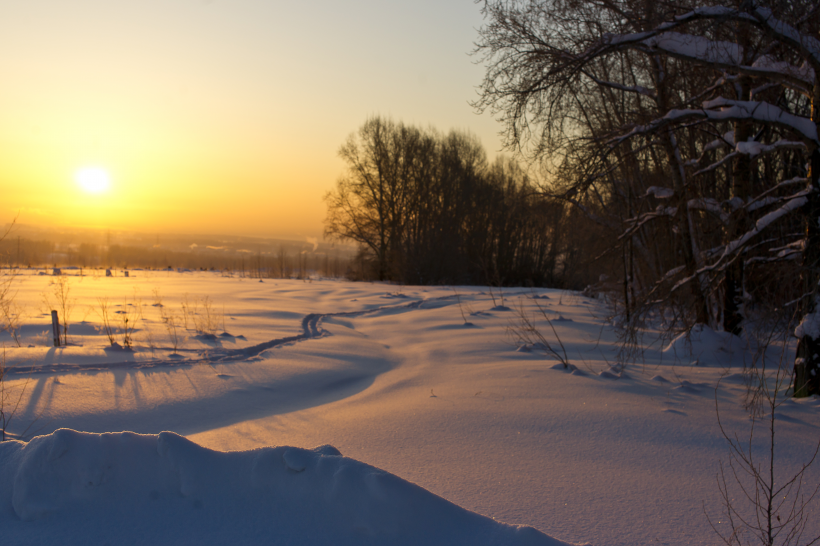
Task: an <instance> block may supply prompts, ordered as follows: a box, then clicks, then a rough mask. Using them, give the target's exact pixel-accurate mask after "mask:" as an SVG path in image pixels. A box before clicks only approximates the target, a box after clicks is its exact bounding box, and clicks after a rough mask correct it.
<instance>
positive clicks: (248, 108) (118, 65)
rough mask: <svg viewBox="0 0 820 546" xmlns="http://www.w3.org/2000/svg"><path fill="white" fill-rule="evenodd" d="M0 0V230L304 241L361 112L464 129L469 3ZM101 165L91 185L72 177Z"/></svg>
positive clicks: (475, 11) (475, 119) (473, 127)
mask: <svg viewBox="0 0 820 546" xmlns="http://www.w3.org/2000/svg"><path fill="white" fill-rule="evenodd" d="M293 4H296V3H285V2H270V1H263V0H232V1H231V2H227V1H224V0H223V1H220V0H214V1H211V2H208V1H202V0H187V1H179V2H166V1H160V0H148V1H143V2H110V1H109V0H73V1H72V2H60V1H58V0H28V1H27V2H19V3H17V2H4V3H2V4H0V70H2V73H3V75H4V86H3V89H2V91H0V95H1V96H2V97H3V99H4V100H3V101H2V102H0V118H1V119H2V123H0V188H2V191H3V199H2V202H1V203H0V223H6V222H8V221H10V220H11V219H12V218H14V217H15V216H17V215H18V213H19V219H18V221H19V222H21V223H25V224H30V225H48V226H72V227H86V228H101V229H129V230H143V231H149V232H175V233H202V232H207V233H225V234H234V235H256V236H274V237H275V236H293V237H302V236H320V235H321V232H322V229H323V226H322V221H323V219H324V216H325V205H324V203H323V201H322V197H323V195H324V194H325V193H326V192H327V191H328V190H330V189H332V187H333V186H334V184H335V182H336V179H337V178H338V177H339V175H340V174H341V173H342V171H343V167H344V166H343V163H342V162H341V160H340V159H338V157H337V150H338V148H339V146H340V145H341V144H342V143H343V142H344V140H345V139H346V138H347V136H348V135H349V134H350V133H351V132H353V131H355V130H356V129H357V128H358V127H359V126H360V125H361V124H362V123H363V122H364V121H365V120H366V119H367V117H368V116H371V115H375V114H379V115H385V116H389V117H392V118H393V119H396V120H401V121H404V122H406V123H412V124H417V125H421V126H429V125H432V126H435V127H436V128H438V129H439V130H442V131H447V130H449V129H453V128H455V129H459V130H468V131H471V132H473V133H474V134H476V135H477V136H478V137H479V138H480V139H481V140H482V142H483V143H484V145H485V147H486V148H487V151H488V154H489V155H490V157H492V156H493V155H494V154H495V152H496V151H498V150H499V148H500V141H499V139H498V137H497V132H498V130H499V129H500V126H499V125H498V124H497V123H496V122H495V121H494V120H493V119H492V117H491V116H490V115H489V114H484V115H477V114H476V113H475V111H474V110H473V109H472V107H470V105H469V104H468V102H469V101H470V100H472V99H474V98H475V96H476V95H475V86H477V85H478V84H479V83H480V81H481V77H482V75H483V69H482V67H480V66H477V65H475V64H474V61H475V59H474V58H472V57H470V56H469V52H470V51H471V49H472V47H473V41H474V40H475V39H476V37H477V35H476V30H475V29H476V28H478V27H479V26H480V25H481V23H482V18H481V14H480V7H479V6H478V5H476V4H474V3H473V2H472V0H454V1H453V2H448V3H447V5H446V6H442V5H441V4H440V3H437V2H434V1H431V0H423V1H419V2H415V3H407V2H398V1H389V2H386V1H379V0H361V1H356V2H350V3H344V4H343V5H342V3H338V2H331V1H330V0H323V1H319V2H314V3H311V4H309V5H293ZM94 166H96V167H100V168H102V169H104V170H105V171H107V172H108V173H109V176H110V187H109V189H108V190H107V191H104V192H100V193H97V194H94V193H89V192H87V191H84V190H83V189H82V188H81V186H80V185H79V184H78V183H77V182H76V180H75V174H76V173H77V171H78V170H80V169H82V168H86V167H94Z"/></svg>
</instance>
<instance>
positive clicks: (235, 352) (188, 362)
mask: <svg viewBox="0 0 820 546" xmlns="http://www.w3.org/2000/svg"><path fill="white" fill-rule="evenodd" d="M481 294H482V293H480V292H474V293H472V294H460V295H459V296H458V297H461V296H464V295H473V296H475V295H481ZM521 295H527V293H523V292H522V293H517V294H508V295H506V296H505V297H513V296H521ZM458 297H457V296H455V295H453V296H450V295H447V296H439V297H437V298H428V299H420V300H416V301H412V302H409V303H405V304H402V305H383V306H380V307H376V308H373V309H365V310H362V311H345V312H339V313H310V314H308V315H306V316H305V317H304V318H303V319H302V333H301V334H297V335H295V336H288V337H282V338H278V339H272V340H270V341H265V342H263V343H259V344H257V345H252V346H250V347H244V348H242V349H228V350H224V349H223V350H220V349H214V350H206V351H204V352H203V353H201V355H200V358H188V359H165V360H146V361H124V362H103V363H96V364H46V365H36V364H34V365H31V366H14V367H10V368H9V369H8V370H6V372H7V373H8V374H16V375H27V374H41V373H58V372H78V371H83V372H91V371H101V370H114V369H131V370H134V369H148V368H158V367H169V368H170V367H179V366H193V365H194V364H224V363H226V362H235V361H237V360H244V359H248V358H252V357H254V356H257V355H259V354H260V353H262V352H263V351H267V350H268V349H273V348H275V347H281V346H283V345H288V344H291V343H296V342H300V341H308V340H311V339H319V338H322V337H325V336H326V335H329V332H328V331H327V330H324V329H322V321H323V320H324V319H325V318H328V317H360V316H363V315H368V314H371V313H379V312H381V311H390V310H394V309H404V308H406V309H421V308H422V306H423V305H424V304H425V303H427V302H434V301H443V300H447V299H453V298H456V299H457V298H458Z"/></svg>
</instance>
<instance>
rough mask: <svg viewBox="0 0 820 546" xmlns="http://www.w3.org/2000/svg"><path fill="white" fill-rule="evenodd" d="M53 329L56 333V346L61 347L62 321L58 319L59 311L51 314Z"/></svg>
mask: <svg viewBox="0 0 820 546" xmlns="http://www.w3.org/2000/svg"><path fill="white" fill-rule="evenodd" d="M51 329H52V330H53V331H54V346H55V347H59V346H60V319H59V318H57V311H52V312H51Z"/></svg>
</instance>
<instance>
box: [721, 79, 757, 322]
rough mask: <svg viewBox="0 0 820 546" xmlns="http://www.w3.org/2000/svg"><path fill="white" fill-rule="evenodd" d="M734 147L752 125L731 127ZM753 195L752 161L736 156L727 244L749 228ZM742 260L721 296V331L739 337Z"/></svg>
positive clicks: (746, 92) (745, 86) (744, 88)
mask: <svg viewBox="0 0 820 546" xmlns="http://www.w3.org/2000/svg"><path fill="white" fill-rule="evenodd" d="M740 86H741V91H740V93H739V96H738V100H750V99H751V86H750V85H749V80H748V79H746V78H744V79H743V80H742V82H741V84H740ZM734 131H735V144H738V143H740V142H746V141H747V140H748V139H749V137H751V136H752V124H751V122H749V121H745V120H744V121H738V122H736V123H735V126H734ZM751 194H752V159H751V158H750V157H749V155H748V154H741V155H739V156H738V157H737V158H736V159H735V161H734V166H733V169H732V202H731V203H732V212H731V216H730V218H729V229H728V230H727V232H726V234H727V237H726V241H727V242H729V241H733V240H735V239H737V238H738V237H740V236H741V235H743V234H744V233H746V231H747V229H748V228H749V225H748V224H749V217H748V214H747V213H746V209H745V208H744V207H743V206H744V205H745V204H746V203H748V201H749V196H750V195H751ZM743 273H744V272H743V256H742V255H740V256H737V258H735V260H734V261H733V262H732V263H731V264H729V267H727V268H726V272H725V274H724V281H725V283H724V292H723V329H724V330H725V331H726V332H729V333H730V334H734V335H736V336H739V335H740V334H742V333H743V326H742V325H743V292H744V290H743V282H744V278H743V277H744V274H743Z"/></svg>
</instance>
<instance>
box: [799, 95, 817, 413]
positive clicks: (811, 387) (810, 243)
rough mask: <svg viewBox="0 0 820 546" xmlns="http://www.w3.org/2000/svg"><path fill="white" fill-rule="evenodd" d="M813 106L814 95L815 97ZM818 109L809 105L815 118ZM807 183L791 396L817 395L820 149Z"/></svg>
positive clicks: (812, 161)
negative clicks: (799, 301) (809, 189)
mask: <svg viewBox="0 0 820 546" xmlns="http://www.w3.org/2000/svg"><path fill="white" fill-rule="evenodd" d="M814 102H815V104H816V103H817V96H815V101H814ZM816 110H817V106H814V105H813V106H812V118H813V119H817V118H815V115H814V114H815V112H816ZM809 184H810V185H811V188H812V190H813V191H811V192H810V193H809V195H808V196H807V198H808V203H806V205H805V209H804V210H805V214H804V218H805V220H804V222H805V229H806V248H805V249H804V250H803V272H802V277H803V282H802V288H803V301H802V302H801V308H802V309H801V315H802V316H803V321H802V322H801V328H800V329H799V330H800V337H799V341H798V342H797V354H796V355H795V362H794V396H795V397H802V396H811V395H813V394H817V395H820V335H818V334H819V332H818V328H817V327H816V325H817V324H818V319H820V317H818V316H817V314H818V313H819V312H820V309H818V306H817V282H818V264H820V224H818V222H820V149H818V148H815V149H814V150H812V153H811V163H810V169H809Z"/></svg>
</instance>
